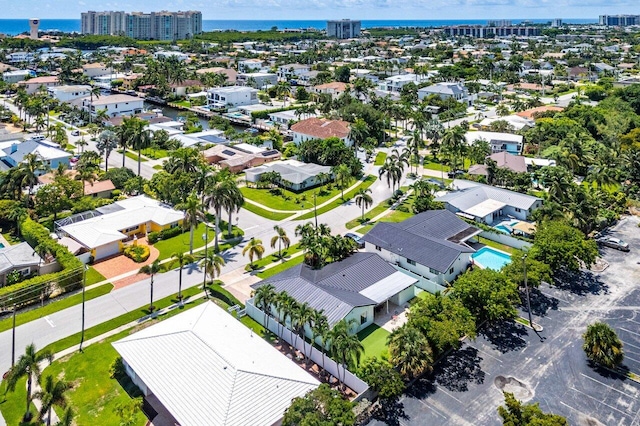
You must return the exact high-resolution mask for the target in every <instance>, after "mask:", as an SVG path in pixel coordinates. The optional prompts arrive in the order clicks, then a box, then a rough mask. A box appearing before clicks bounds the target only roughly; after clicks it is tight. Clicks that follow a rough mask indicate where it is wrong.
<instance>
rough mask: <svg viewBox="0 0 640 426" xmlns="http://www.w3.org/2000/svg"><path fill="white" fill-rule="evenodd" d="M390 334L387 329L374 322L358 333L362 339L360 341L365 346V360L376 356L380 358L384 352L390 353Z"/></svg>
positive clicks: (363, 357)
mask: <svg viewBox="0 0 640 426" xmlns="http://www.w3.org/2000/svg"><path fill="white" fill-rule="evenodd" d="M390 334H391V333H389V332H388V331H387V330H385V329H384V328H382V327H380V326H378V325H376V324H372V325H370V326H369V327H367V328H365V329H364V330H362V331H360V332H359V333H358V339H360V343H362V346H364V354H362V355H363V356H362V359H363V360H365V359H367V358H371V357H374V356H377V357H378V358H380V357H381V356H382V355H383V354H386V353H388V351H387V337H388V336H389V335H390Z"/></svg>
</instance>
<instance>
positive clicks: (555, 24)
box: [551, 18, 562, 28]
mask: <svg viewBox="0 0 640 426" xmlns="http://www.w3.org/2000/svg"><path fill="white" fill-rule="evenodd" d="M561 26H562V19H560V18H555V19H553V20H552V21H551V28H560V27H561Z"/></svg>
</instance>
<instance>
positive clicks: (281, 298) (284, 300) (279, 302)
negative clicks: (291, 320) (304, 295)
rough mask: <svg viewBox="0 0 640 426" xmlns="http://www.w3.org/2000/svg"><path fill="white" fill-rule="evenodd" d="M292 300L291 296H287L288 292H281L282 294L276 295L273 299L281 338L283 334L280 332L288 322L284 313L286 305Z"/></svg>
mask: <svg viewBox="0 0 640 426" xmlns="http://www.w3.org/2000/svg"><path fill="white" fill-rule="evenodd" d="M290 299H291V296H289V294H287V292H286V291H281V292H280V293H276V295H275V297H274V298H273V307H274V309H275V314H276V316H277V320H278V337H280V335H281V332H280V330H281V326H282V325H283V324H284V323H285V321H286V314H285V312H284V309H285V307H286V305H287V304H288V303H289V300H290Z"/></svg>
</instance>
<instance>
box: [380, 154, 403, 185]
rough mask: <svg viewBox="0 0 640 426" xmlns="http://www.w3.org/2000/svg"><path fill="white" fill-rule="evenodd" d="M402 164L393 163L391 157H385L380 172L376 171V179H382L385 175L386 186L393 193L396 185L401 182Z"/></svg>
mask: <svg viewBox="0 0 640 426" xmlns="http://www.w3.org/2000/svg"><path fill="white" fill-rule="evenodd" d="M402 171H403V170H402V164H401V163H400V162H398V161H394V159H393V157H392V156H389V157H387V159H386V160H385V162H384V164H383V165H382V167H380V170H378V178H379V179H382V176H383V175H387V186H388V187H390V188H391V191H392V192H393V191H395V188H396V184H397V183H399V182H400V181H401V180H402Z"/></svg>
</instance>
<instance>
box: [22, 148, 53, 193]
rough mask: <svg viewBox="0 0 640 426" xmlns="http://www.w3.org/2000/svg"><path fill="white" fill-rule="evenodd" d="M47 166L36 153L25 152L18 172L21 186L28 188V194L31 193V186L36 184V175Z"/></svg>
mask: <svg viewBox="0 0 640 426" xmlns="http://www.w3.org/2000/svg"><path fill="white" fill-rule="evenodd" d="M47 168H48V167H47V166H46V164H45V163H44V161H42V158H41V157H40V156H39V155H38V154H27V155H25V156H24V159H23V161H22V163H20V165H19V166H18V174H19V176H20V181H21V184H22V187H23V188H24V187H28V188H29V196H31V194H32V193H33V187H34V186H36V185H37V184H38V175H39V173H41V172H44V171H46V170H47Z"/></svg>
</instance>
